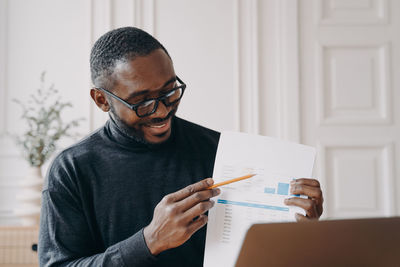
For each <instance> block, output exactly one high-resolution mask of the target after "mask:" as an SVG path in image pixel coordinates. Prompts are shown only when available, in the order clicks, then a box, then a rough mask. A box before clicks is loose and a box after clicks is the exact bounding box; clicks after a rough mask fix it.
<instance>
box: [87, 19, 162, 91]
mask: <svg viewBox="0 0 400 267" xmlns="http://www.w3.org/2000/svg"><path fill="white" fill-rule="evenodd" d="M160 48H161V49H163V50H164V51H165V53H166V54H167V55H168V56H169V54H168V51H167V50H166V49H165V48H164V46H163V45H162V44H161V43H160V42H159V41H158V40H157V39H155V38H154V37H153V36H151V35H150V34H148V33H147V32H145V31H143V30H141V29H138V28H135V27H123V28H118V29H115V30H111V31H109V32H107V33H105V34H104V35H103V36H101V37H100V38H99V39H98V40H97V41H96V42H95V44H94V45H93V48H92V51H91V53H90V72H91V78H92V83H93V85H94V86H95V87H103V88H106V89H108V90H112V87H113V85H114V82H113V78H112V74H113V72H114V68H115V66H116V63H117V62H118V61H124V60H133V59H135V58H136V57H138V56H147V55H149V54H150V53H151V52H153V51H154V50H156V49H160Z"/></svg>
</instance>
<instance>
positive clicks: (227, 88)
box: [0, 0, 400, 224]
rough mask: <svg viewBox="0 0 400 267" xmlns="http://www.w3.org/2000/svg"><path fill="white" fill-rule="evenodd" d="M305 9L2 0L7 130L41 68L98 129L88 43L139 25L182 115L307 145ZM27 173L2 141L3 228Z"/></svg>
mask: <svg viewBox="0 0 400 267" xmlns="http://www.w3.org/2000/svg"><path fill="white" fill-rule="evenodd" d="M306 2H307V1H306ZM308 2H310V3H313V2H312V1H308ZM298 12H299V6H298V1H296V0H246V1H245V0H114V1H112V0H56V1H54V0H53V1H51V0H32V1H24V0H0V109H1V111H0V132H1V133H4V132H5V131H12V132H17V133H18V132H20V131H21V130H22V129H23V127H24V125H23V123H22V122H21V121H20V120H19V119H18V117H19V115H20V110H19V109H18V107H17V106H16V105H14V104H13V103H12V102H11V99H12V98H21V99H26V97H27V96H28V95H29V93H30V92H32V91H33V90H35V89H36V88H37V86H38V85H39V75H40V73H41V72H42V71H43V70H46V71H47V79H48V82H49V83H50V82H54V84H55V85H56V87H57V88H58V89H59V90H60V91H61V94H62V97H63V99H64V100H67V101H71V102H72V103H73V105H74V108H73V109H70V110H69V111H68V112H65V119H66V120H69V119H72V118H77V117H81V116H84V117H85V118H86V121H85V122H84V123H83V124H82V125H81V127H80V128H79V132H80V133H81V134H82V135H85V134H87V133H89V132H90V131H92V130H94V129H95V128H97V127H100V126H101V125H102V124H103V123H104V121H105V119H106V118H107V115H106V114H105V113H102V112H101V111H100V110H98V109H97V107H95V105H94V104H93V103H92V101H91V99H90V97H89V88H90V86H91V84H90V72H89V63H88V61H89V53H90V48H91V45H92V44H93V43H94V41H95V40H96V39H97V38H98V37H99V36H100V35H102V34H103V33H105V32H106V31H108V30H110V29H112V28H116V27H120V26H128V25H132V26H138V27H141V28H143V29H145V30H147V31H148V32H150V33H152V34H154V35H155V36H156V37H157V38H158V39H159V40H160V41H161V42H162V43H163V44H164V45H165V46H166V48H167V49H168V50H169V52H170V54H171V56H172V58H173V60H174V65H175V70H176V73H177V74H178V75H179V76H180V78H182V79H183V80H184V81H185V82H186V83H187V85H188V89H187V91H186V92H185V96H184V99H183V100H182V102H181V105H180V109H179V113H178V115H180V116H182V117H184V118H187V119H189V120H191V121H193V122H196V123H199V124H202V125H204V126H207V127H210V128H213V129H216V130H220V131H221V130H240V131H245V132H251V133H260V134H264V135H270V136H277V137H281V138H285V139H289V140H293V141H306V142H308V140H306V139H305V138H301V130H302V127H303V125H302V124H301V123H300V122H301V120H300V115H299V114H300V111H301V109H302V108H303V106H301V102H300V96H301V93H302V91H301V88H300V78H299V75H300V72H299V58H301V57H300V56H301V55H300V53H301V50H300V49H299V47H300V46H299V36H298V35H299V28H300V25H302V21H300V20H299V19H298V14H299V13H298ZM396 12H397V14H398V15H400V11H399V10H397V11H396ZM310 64H311V62H310ZM397 89H399V88H397ZM210 96H212V98H210ZM204 103H205V104H204ZM71 143H72V141H70V140H63V143H62V145H63V147H65V146H67V145H69V144H71ZM310 143H313V142H310ZM313 144H314V143H313ZM46 168H47V165H46V166H44V168H43V171H45V169H46ZM26 169H27V164H26V163H25V162H24V161H23V160H22V159H21V158H20V156H19V152H18V150H17V148H16V147H15V146H14V145H13V143H12V142H11V140H10V139H9V138H8V137H5V136H2V137H0V224H15V223H18V219H17V218H15V217H14V216H13V215H12V209H13V207H14V206H15V193H16V191H17V183H18V181H19V180H20V179H21V178H22V177H23V176H24V175H25V173H26Z"/></svg>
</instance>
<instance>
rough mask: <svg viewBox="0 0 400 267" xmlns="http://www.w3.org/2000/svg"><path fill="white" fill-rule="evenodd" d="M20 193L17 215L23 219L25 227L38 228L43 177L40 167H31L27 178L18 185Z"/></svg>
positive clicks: (17, 196) (17, 197)
mask: <svg viewBox="0 0 400 267" xmlns="http://www.w3.org/2000/svg"><path fill="white" fill-rule="evenodd" d="M18 185H19V187H20V191H19V193H18V194H17V195H16V199H17V201H18V205H17V207H16V209H15V210H14V212H15V215H16V216H18V217H20V218H21V224H22V225H24V226H37V225H39V219H40V207H41V199H42V188H43V177H42V171H41V169H40V167H30V168H29V170H28V173H27V175H26V177H25V178H24V179H23V180H21V181H20V182H19V183H18Z"/></svg>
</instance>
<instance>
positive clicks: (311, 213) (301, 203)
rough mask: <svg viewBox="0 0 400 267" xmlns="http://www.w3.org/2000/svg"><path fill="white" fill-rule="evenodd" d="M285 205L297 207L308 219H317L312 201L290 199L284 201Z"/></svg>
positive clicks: (297, 198)
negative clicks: (303, 211)
mask: <svg viewBox="0 0 400 267" xmlns="http://www.w3.org/2000/svg"><path fill="white" fill-rule="evenodd" d="M285 204H286V205H288V206H297V207H300V208H302V209H304V210H305V212H306V214H307V216H308V217H309V218H318V214H317V209H316V205H315V202H314V201H313V200H312V199H304V198H299V197H292V198H287V199H285Z"/></svg>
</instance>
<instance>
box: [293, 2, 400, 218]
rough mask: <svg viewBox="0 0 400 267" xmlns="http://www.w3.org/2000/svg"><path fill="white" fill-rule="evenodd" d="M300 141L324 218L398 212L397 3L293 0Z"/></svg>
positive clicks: (399, 52) (399, 58)
mask: <svg viewBox="0 0 400 267" xmlns="http://www.w3.org/2000/svg"><path fill="white" fill-rule="evenodd" d="M299 9H300V10H299V23H300V30H299V36H300V50H299V51H300V52H299V53H300V81H301V85H300V88H301V89H300V90H301V93H300V95H301V101H300V103H301V104H300V105H301V114H300V117H301V124H300V125H301V141H302V142H303V143H305V144H310V145H314V146H317V148H318V160H317V165H316V173H315V175H316V176H317V177H319V178H320V179H321V181H322V186H323V190H324V194H325V212H324V213H325V215H324V216H325V217H327V218H344V217H376V216H392V215H396V214H397V215H398V214H400V164H399V160H400V148H399V147H400V1H397V0H392V1H390V0H326V1H319V0H315V1H309V0H303V1H300V2H299Z"/></svg>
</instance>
